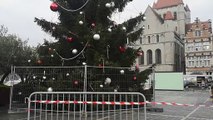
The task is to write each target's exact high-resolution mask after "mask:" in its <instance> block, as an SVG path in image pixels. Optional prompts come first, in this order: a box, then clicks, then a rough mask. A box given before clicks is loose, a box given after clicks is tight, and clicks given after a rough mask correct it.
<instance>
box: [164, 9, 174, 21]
mask: <svg viewBox="0 0 213 120" xmlns="http://www.w3.org/2000/svg"><path fill="white" fill-rule="evenodd" d="M164 20H174V16H173V15H172V12H171V11H167V12H166V15H165V18H164Z"/></svg>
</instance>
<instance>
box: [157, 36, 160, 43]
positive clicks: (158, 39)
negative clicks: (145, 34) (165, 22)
mask: <svg viewBox="0 0 213 120" xmlns="http://www.w3.org/2000/svg"><path fill="white" fill-rule="evenodd" d="M159 41H160V36H159V35H156V42H157V43H158V42H159Z"/></svg>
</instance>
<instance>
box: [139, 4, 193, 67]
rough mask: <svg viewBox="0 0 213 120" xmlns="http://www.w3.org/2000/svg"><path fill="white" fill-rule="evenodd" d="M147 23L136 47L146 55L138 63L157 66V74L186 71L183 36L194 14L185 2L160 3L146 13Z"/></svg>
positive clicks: (148, 8)
mask: <svg viewBox="0 0 213 120" xmlns="http://www.w3.org/2000/svg"><path fill="white" fill-rule="evenodd" d="M144 15H145V16H146V20H145V21H144V22H142V23H141V24H140V25H139V26H138V27H144V30H143V33H142V34H141V37H140V39H139V40H138V41H137V42H136V43H135V45H136V47H137V48H138V47H141V48H142V52H143V55H142V56H140V57H138V59H137V60H136V63H137V64H138V65H139V66H140V67H144V68H146V67H148V66H150V65H151V64H154V63H156V64H157V65H156V71H184V69H185V68H184V36H185V27H186V24H188V23H190V21H191V18H190V16H191V12H190V9H189V7H188V6H187V5H184V3H183V1H182V0H158V1H157V2H156V3H154V4H153V6H152V7H151V6H148V7H147V9H146V10H145V12H144Z"/></svg>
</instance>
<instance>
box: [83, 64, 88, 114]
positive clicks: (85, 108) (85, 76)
mask: <svg viewBox="0 0 213 120" xmlns="http://www.w3.org/2000/svg"><path fill="white" fill-rule="evenodd" d="M83 92H87V65H85V66H84V89H83ZM83 101H87V94H84V95H83ZM83 109H84V111H83V113H84V115H85V116H84V117H87V105H86V104H83Z"/></svg>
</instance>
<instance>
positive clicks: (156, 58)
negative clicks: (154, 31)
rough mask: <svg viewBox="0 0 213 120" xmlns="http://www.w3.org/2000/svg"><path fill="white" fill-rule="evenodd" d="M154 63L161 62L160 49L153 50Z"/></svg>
mask: <svg viewBox="0 0 213 120" xmlns="http://www.w3.org/2000/svg"><path fill="white" fill-rule="evenodd" d="M155 63H156V64H161V50H160V49H157V50H156V51H155Z"/></svg>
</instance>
